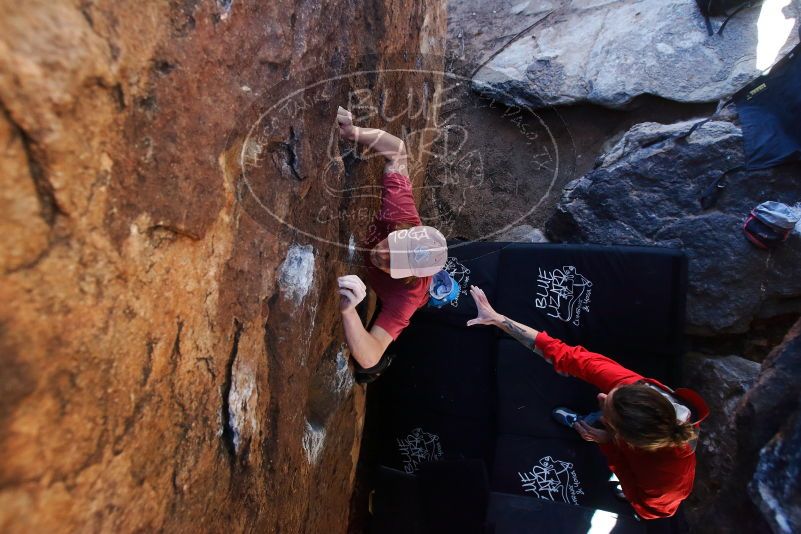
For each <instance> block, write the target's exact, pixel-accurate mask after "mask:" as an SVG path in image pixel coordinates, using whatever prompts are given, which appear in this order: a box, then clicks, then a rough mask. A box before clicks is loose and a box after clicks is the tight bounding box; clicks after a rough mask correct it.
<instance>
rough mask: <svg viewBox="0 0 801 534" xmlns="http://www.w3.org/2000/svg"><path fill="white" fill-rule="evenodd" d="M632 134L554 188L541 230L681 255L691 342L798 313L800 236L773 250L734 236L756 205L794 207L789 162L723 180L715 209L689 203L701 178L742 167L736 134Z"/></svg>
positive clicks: (718, 126) (723, 125) (650, 127)
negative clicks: (552, 209) (553, 206)
mask: <svg viewBox="0 0 801 534" xmlns="http://www.w3.org/2000/svg"><path fill="white" fill-rule="evenodd" d="M696 122H698V121H685V122H679V123H675V124H669V125H664V124H657V123H643V124H638V125H636V126H634V127H632V128H631V129H630V130H629V131H628V132H626V134H625V135H624V136H623V138H622V139H621V140H620V141H619V142H618V143H617V144H616V145H615V146H614V147H613V148H612V149H611V150H610V151H609V152H607V153H606V154H604V155H602V156H601V157H600V158H599V160H598V165H597V168H596V169H595V170H593V171H591V172H590V173H588V174H586V175H585V176H583V177H581V178H579V179H577V180H574V181H573V182H571V183H570V184H568V186H567V187H566V188H565V189H564V190H563V192H562V199H561V200H560V203H559V205H558V206H557V210H556V213H555V214H554V216H553V217H551V219H549V221H548V223H547V226H546V229H547V231H548V234H549V237H551V238H553V239H555V240H561V241H566V242H590V243H615V244H619V245H654V246H663V247H677V248H681V249H682V250H683V251H684V252H685V253H686V254H687V257H688V262H689V266H688V271H689V283H688V286H689V287H688V295H687V323H688V325H687V327H688V331H689V332H690V333H692V334H698V335H707V336H708V335H717V334H727V333H742V332H746V331H747V330H748V328H749V326H750V325H751V323H752V322H753V321H754V320H755V319H758V318H759V319H767V318H771V317H775V316H778V315H782V314H796V315H797V314H798V313H799V312H801V279H799V278H798V276H797V272H798V262H799V260H801V249H800V248H799V243H800V242H801V236H799V235H798V234H795V233H793V234H792V235H791V236H790V238H788V240H787V242H786V243H785V244H784V245H783V246H782V247H779V248H777V249H776V250H773V251H770V252H768V251H764V250H761V249H758V248H757V247H755V246H754V245H752V244H751V243H750V242H749V241H748V240H747V239H746V238H745V236H744V235H743V232H742V223H743V221H744V220H745V218H746V217H747V216H748V213H749V212H750V211H751V210H752V209H753V208H754V207H755V206H757V205H758V204H759V203H760V202H763V201H765V200H777V201H779V202H785V203H788V204H791V205H792V204H794V203H795V202H797V190H798V186H797V184H796V179H795V176H797V174H798V171H799V168H801V167H800V166H799V165H798V164H787V165H784V166H781V167H775V168H772V169H767V170H763V171H754V172H733V173H732V174H730V175H729V176H728V177H727V178H726V184H727V185H726V187H725V189H724V190H723V192H722V193H721V194H720V195H719V198H718V200H717V203H716V204H715V206H714V207H712V208H710V209H703V208H702V207H701V205H700V203H699V198H700V197H701V196H702V194H703V193H704V191H705V190H706V189H707V188H708V187H709V184H710V183H711V180H712V179H714V178H716V177H718V176H720V175H721V174H722V173H723V172H724V171H726V170H728V169H730V168H733V167H736V166H737V165H740V164H742V162H743V158H744V155H743V149H742V131H741V129H740V127H739V126H738V125H737V124H736V123H734V122H732V121H731V120H714V121H710V122H708V123H706V124H704V125H703V126H701V127H699V128H698V129H697V130H696V131H695V132H693V133H692V134H691V135H689V136H686V137H683V136H684V135H685V134H686V133H687V132H689V130H690V128H691V127H692V126H693V125H694V124H696Z"/></svg>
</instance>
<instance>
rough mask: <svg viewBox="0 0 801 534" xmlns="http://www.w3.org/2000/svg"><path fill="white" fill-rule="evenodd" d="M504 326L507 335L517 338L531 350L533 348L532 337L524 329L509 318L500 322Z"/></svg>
mask: <svg viewBox="0 0 801 534" xmlns="http://www.w3.org/2000/svg"><path fill="white" fill-rule="evenodd" d="M502 324H503V325H504V326H505V327H506V331H507V332H509V335H510V336H512V337H513V338H515V339H516V340H518V341H519V342H520V343H522V344H523V345H524V346H526V347H528V348H530V349H531V350H535V349H534V338H532V337H531V335H529V334H528V333H526V331H525V330H523V329H522V328H520V327H519V326H517V325H516V324H515V323H513V322H512V321H511V320H509V319H504V320H503V323H502Z"/></svg>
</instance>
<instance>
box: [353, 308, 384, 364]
mask: <svg viewBox="0 0 801 534" xmlns="http://www.w3.org/2000/svg"><path fill="white" fill-rule="evenodd" d="M342 324H343V325H344V327H345V340H347V342H348V347H350V353H351V354H352V355H353V359H354V360H356V361H357V362H358V364H359V365H361V366H362V367H363V368H365V369H369V368H370V367H375V366H376V365H377V364H378V362H379V361H381V356H382V355H383V354H384V351H385V350H387V347H388V346H389V344H390V343H392V336H390V335H389V334H388V333H387V332H386V331H385V330H384V329H383V328H381V327H380V326H373V328H372V329H371V330H370V331H369V332H368V331H367V330H365V328H364V326H363V325H362V319H361V317H359V314H358V313H356V309H355V308H351V309H350V310H346V311H343V312H342Z"/></svg>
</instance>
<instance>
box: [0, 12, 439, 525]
mask: <svg viewBox="0 0 801 534" xmlns="http://www.w3.org/2000/svg"><path fill="white" fill-rule="evenodd" d="M443 4H444V0H442V1H440V0H437V1H433V2H432V1H424V0H386V1H384V2H378V3H370V4H363V3H362V2H357V1H356V0H332V1H330V2H322V3H320V2H301V1H296V2H291V1H283V0H276V1H273V2H264V1H258V0H249V1H248V0H216V1H212V0H209V1H203V2H199V1H197V0H171V1H169V2H167V1H164V2H133V3H132V2H113V1H111V0H97V1H82V2H68V1H64V0H36V1H32V2H26V3H25V4H24V5H21V4H19V3H17V2H11V1H10V0H0V147H1V148H0V169H2V171H1V172H0V180H1V181H2V183H0V240H2V241H1V242H0V250H2V252H0V266H1V267H2V269H3V282H2V285H0V299H2V303H3V304H2V306H0V364H1V365H2V377H1V378H0V385H2V389H0V531H2V532H37V531H38V532H75V531H88V532H97V531H105V532H130V531H137V530H144V531H154V530H159V529H165V530H168V531H198V530H203V531H242V530H248V531H251V530H254V531H260V532H279V531H280V532H343V531H345V529H346V527H347V525H346V522H347V510H348V500H349V497H350V493H351V489H352V484H353V477H354V472H355V462H356V458H357V457H358V448H359V440H360V437H361V425H362V417H363V402H364V396H363V391H362V389H361V388H360V387H357V386H354V385H353V382H352V378H351V375H350V371H349V369H348V365H349V355H348V353H347V350H346V348H345V346H344V344H343V341H344V338H343V334H342V328H341V325H340V320H339V314H338V294H337V292H336V276H339V275H343V274H348V273H359V272H360V261H361V260H360V258H361V255H360V253H359V252H358V250H354V246H353V245H354V243H358V238H359V236H360V235H361V232H362V231H366V229H367V226H368V224H369V221H370V219H371V217H372V214H373V213H374V212H375V210H376V209H377V206H378V200H377V198H378V197H377V192H378V190H377V189H376V188H375V185H376V184H377V183H378V182H377V181H378V179H379V176H380V173H381V169H382V162H381V161H379V159H375V158H367V156H366V155H364V154H362V155H360V153H359V152H349V150H350V149H351V147H349V145H347V143H345V142H342V141H341V140H339V139H338V137H337V133H336V129H335V127H334V117H335V115H336V108H337V105H342V106H344V107H350V109H351V110H352V111H354V116H356V117H357V121H356V122H357V124H359V125H363V126H371V127H382V128H386V129H388V130H390V131H391V132H392V133H394V134H395V135H402V136H405V137H407V146H408V147H409V149H410V153H411V154H412V159H413V164H414V167H413V169H414V170H413V172H412V175H413V176H412V178H413V181H415V183H417V184H419V183H420V182H421V180H422V177H423V169H424V166H425V163H426V150H425V148H426V146H427V145H428V143H429V142H430V140H431V137H432V135H433V134H432V132H433V131H434V128H435V125H436V120H437V108H438V106H437V99H438V98H439V93H438V89H439V88H440V87H441V86H442V80H441V77H440V76H439V75H438V74H437V71H439V69H441V68H442V65H441V59H438V58H441V53H442V49H443V39H444V32H445V28H444V25H445V11H444V5H443ZM357 72H358V73H357ZM409 95H411V97H409ZM343 155H344V156H345V157H344V158H343V157H342V156H343ZM349 245H350V246H349Z"/></svg>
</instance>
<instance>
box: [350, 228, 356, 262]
mask: <svg viewBox="0 0 801 534" xmlns="http://www.w3.org/2000/svg"><path fill="white" fill-rule="evenodd" d="M354 258H356V238H355V237H353V234H350V239H349V240H348V261H353V260H354Z"/></svg>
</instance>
